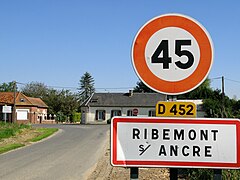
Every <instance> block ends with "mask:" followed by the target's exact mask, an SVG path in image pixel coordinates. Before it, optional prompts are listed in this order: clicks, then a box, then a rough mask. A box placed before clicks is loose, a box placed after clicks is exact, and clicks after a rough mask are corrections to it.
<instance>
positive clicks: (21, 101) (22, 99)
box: [0, 92, 48, 124]
mask: <svg viewBox="0 0 240 180" xmlns="http://www.w3.org/2000/svg"><path fill="white" fill-rule="evenodd" d="M15 105H16V122H17V123H20V124H26V123H32V124H39V123H44V122H45V121H46V120H47V109H48V106H47V105H46V104H45V103H44V102H43V101H42V100H41V99H40V98H32V97H27V96H25V95H24V94H23V93H20V92H17V93H16V100H15ZM3 106H10V107H11V109H12V113H7V114H6V116H5V115H4V114H3V112H2V110H3ZM13 106H14V93H13V92H0V120H4V118H6V120H7V121H9V122H12V121H13Z"/></svg>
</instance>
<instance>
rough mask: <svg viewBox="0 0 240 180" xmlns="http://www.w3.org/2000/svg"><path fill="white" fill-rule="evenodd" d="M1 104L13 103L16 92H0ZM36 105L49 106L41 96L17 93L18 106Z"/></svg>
mask: <svg viewBox="0 0 240 180" xmlns="http://www.w3.org/2000/svg"><path fill="white" fill-rule="evenodd" d="M0 104H1V105H5V104H6V105H13V104H14V93H13V92H0ZM19 105H21V106H36V107H43V108H47V107H48V106H47V105H46V104H45V103H44V102H43V101H42V100H41V99H40V98H32V97H27V96H25V95H24V94H23V93H20V92H17V93H16V106H19Z"/></svg>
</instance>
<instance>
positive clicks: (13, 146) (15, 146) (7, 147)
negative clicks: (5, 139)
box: [0, 144, 24, 154]
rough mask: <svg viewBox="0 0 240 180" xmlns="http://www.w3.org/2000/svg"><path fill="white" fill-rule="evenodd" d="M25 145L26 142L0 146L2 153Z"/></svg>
mask: <svg viewBox="0 0 240 180" xmlns="http://www.w3.org/2000/svg"><path fill="white" fill-rule="evenodd" d="M23 146H24V144H9V145H6V146H4V147H0V154H2V153H5V152H7V151H11V150H13V149H17V148H20V147H23Z"/></svg>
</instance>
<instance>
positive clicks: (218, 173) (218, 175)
mask: <svg viewBox="0 0 240 180" xmlns="http://www.w3.org/2000/svg"><path fill="white" fill-rule="evenodd" d="M213 179H214V180H222V169H214V176H213Z"/></svg>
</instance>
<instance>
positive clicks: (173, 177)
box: [168, 96, 178, 180]
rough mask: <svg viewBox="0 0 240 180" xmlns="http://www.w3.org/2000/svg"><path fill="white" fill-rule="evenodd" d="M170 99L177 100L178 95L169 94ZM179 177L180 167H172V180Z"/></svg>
mask: <svg viewBox="0 0 240 180" xmlns="http://www.w3.org/2000/svg"><path fill="white" fill-rule="evenodd" d="M168 97H169V99H168V100H169V101H177V97H176V96H168ZM177 179H178V169H177V168H170V180H177Z"/></svg>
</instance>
